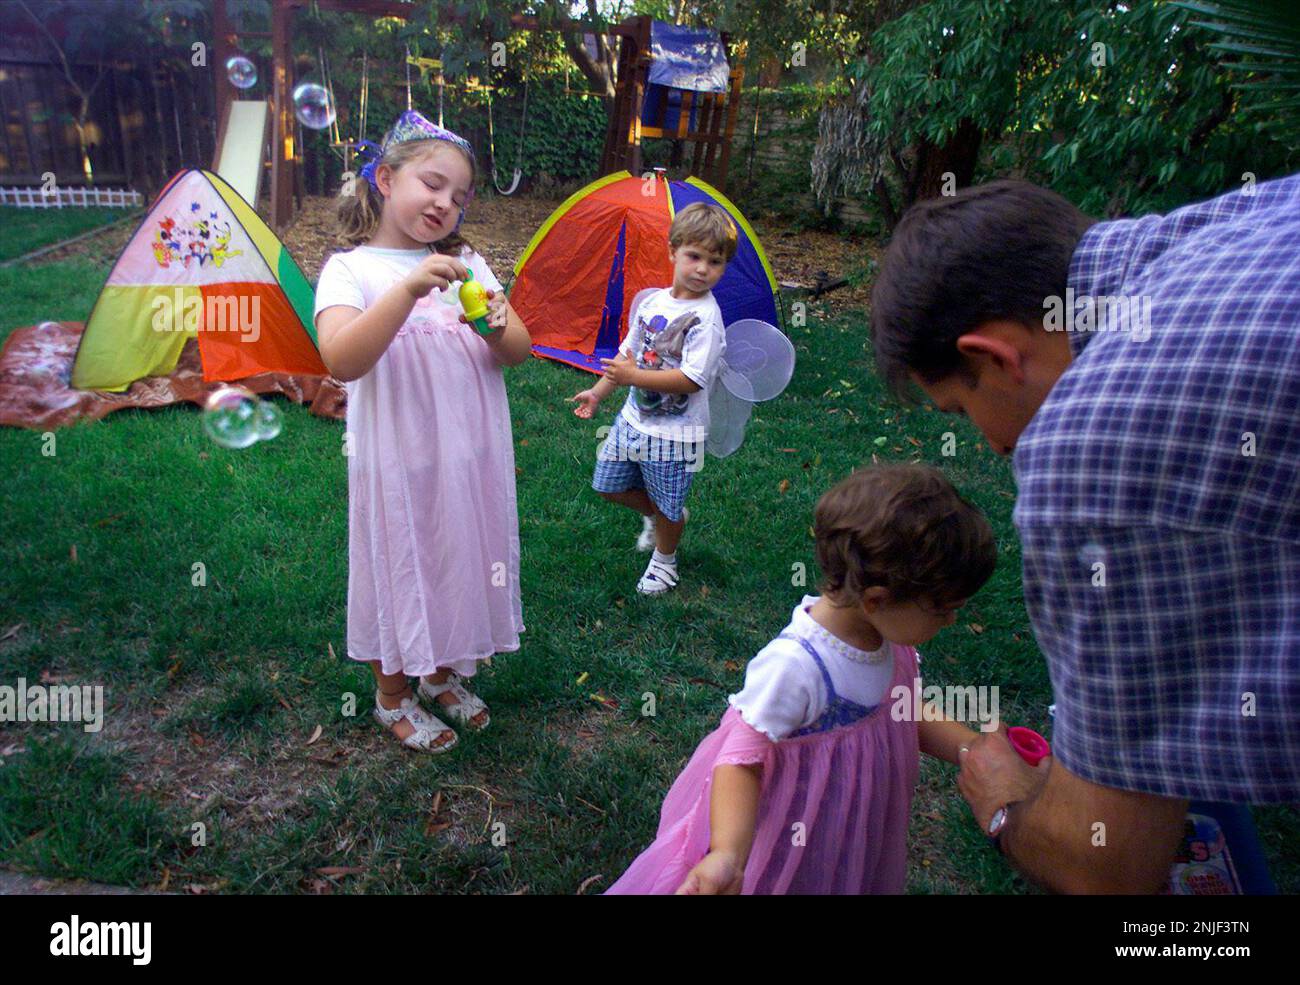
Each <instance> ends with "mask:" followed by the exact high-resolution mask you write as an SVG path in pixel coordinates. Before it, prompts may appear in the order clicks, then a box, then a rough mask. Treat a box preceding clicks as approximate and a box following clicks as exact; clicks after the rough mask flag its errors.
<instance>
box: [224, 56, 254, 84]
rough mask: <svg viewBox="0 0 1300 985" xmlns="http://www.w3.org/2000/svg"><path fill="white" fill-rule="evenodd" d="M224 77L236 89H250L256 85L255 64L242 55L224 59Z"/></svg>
mask: <svg viewBox="0 0 1300 985" xmlns="http://www.w3.org/2000/svg"><path fill="white" fill-rule="evenodd" d="M226 78H228V79H229V80H230V84H231V85H232V86H234V87H235V88H236V89H251V88H253V86H255V85H257V66H256V65H254V64H253V63H252V61H251V60H249V59H247V58H245V57H244V56H243V55H232V56H231V57H230V58H227V59H226Z"/></svg>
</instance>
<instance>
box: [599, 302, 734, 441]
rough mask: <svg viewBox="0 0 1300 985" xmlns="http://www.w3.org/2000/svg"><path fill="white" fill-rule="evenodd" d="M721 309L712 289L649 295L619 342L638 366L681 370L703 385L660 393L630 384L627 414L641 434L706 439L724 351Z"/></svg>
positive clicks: (625, 407)
mask: <svg viewBox="0 0 1300 985" xmlns="http://www.w3.org/2000/svg"><path fill="white" fill-rule="evenodd" d="M726 348H727V342H726V338H725V335H724V333H723V325H722V310H721V309H720V308H719V307H718V302H717V301H716V300H714V297H713V292H712V291H709V292H708V293H706V294H704V295H703V296H702V297H698V298H682V299H679V298H675V297H673V295H672V291H671V289H669V288H663V289H662V290H660V291H656V292H655V293H654V294H652V295H650V296H649V297H647V298H646V299H645V300H644V301H642V302H641V305H640V307H639V308H637V310H636V318H635V324H633V325H631V326H629V328H628V332H627V337H626V338H625V339H624V340H623V344H622V345H620V346H619V351H620V352H625V353H627V354H628V355H629V356H631V357H632V358H633V359H635V360H636V364H637V368H638V369H652V370H661V369H680V370H681V371H682V372H683V373H685V374H686V376H687V377H688V378H689V379H690V380H691V381H692V382H694V383H698V384H699V386H700V389H698V390H696V391H695V392H694V393H658V392H656V391H642V390H640V389H639V388H638V387H632V388H631V390H630V392H629V393H628V395H627V402H626V403H625V404H624V405H623V418H624V420H626V421H627V422H628V424H630V425H632V427H634V428H636V429H637V430H638V431H640V432H641V433H642V434H648V435H650V436H652V437H656V438H660V439H664V440H668V441H688V442H694V441H704V440H705V439H706V438H707V437H708V433H709V388H710V386H712V384H713V381H714V378H715V377H716V376H717V374H718V367H719V363H720V362H721V360H722V356H723V353H724V352H726Z"/></svg>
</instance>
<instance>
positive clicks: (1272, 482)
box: [1013, 175, 1300, 803]
mask: <svg viewBox="0 0 1300 985" xmlns="http://www.w3.org/2000/svg"><path fill="white" fill-rule="evenodd" d="M1069 286H1070V287H1071V288H1072V289H1073V291H1074V294H1075V299H1076V302H1075V303H1076V306H1077V305H1078V301H1077V298H1078V297H1079V296H1081V295H1090V296H1092V297H1099V296H1104V297H1107V298H1122V299H1128V298H1132V299H1134V300H1135V302H1136V303H1135V304H1109V305H1107V306H1106V310H1107V311H1109V312H1110V313H1111V317H1110V318H1109V319H1107V320H1106V321H1105V324H1104V325H1103V326H1101V327H1104V328H1105V329H1106V330H1104V331H1101V330H1093V331H1090V332H1072V333H1071V334H1070V336H1069V338H1070V345H1071V350H1072V352H1073V357H1074V358H1073V362H1072V363H1071V364H1070V366H1069V367H1068V368H1067V369H1066V371H1065V373H1064V374H1062V376H1061V378H1060V379H1059V380H1058V381H1057V383H1056V385H1055V386H1054V387H1053V388H1052V390H1051V392H1050V393H1049V394H1048V396H1047V399H1046V400H1045V401H1044V402H1043V405H1042V407H1041V408H1039V410H1038V412H1037V414H1035V415H1034V417H1033V419H1032V420H1031V421H1030V423H1029V425H1028V427H1026V429H1025V430H1024V432H1023V433H1022V435H1021V437H1020V439H1019V441H1018V443H1017V444H1016V448H1015V452H1014V457H1013V464H1014V468H1015V475H1016V482H1017V484H1018V486H1019V495H1018V498H1017V501H1016V507H1015V513H1014V520H1015V524H1016V527H1017V529H1018V531H1019V534H1020V539H1021V543H1022V545H1023V551H1024V588H1025V604H1026V607H1027V608H1028V611H1029V615H1030V619H1031V620H1032V622H1033V626H1034V632H1035V634H1036V636H1037V638H1038V642H1039V645H1040V646H1041V648H1042V650H1043V652H1044V653H1045V654H1046V657H1047V661H1048V667H1049V670H1050V673H1051V678H1052V687H1053V690H1054V691H1055V696H1056V719H1055V725H1054V736H1053V743H1052V744H1053V751H1054V753H1055V754H1056V755H1057V757H1058V758H1059V759H1060V761H1061V763H1062V764H1063V765H1064V766H1065V767H1067V768H1068V769H1069V770H1070V771H1071V772H1073V773H1075V774H1077V775H1078V776H1081V777H1083V778H1084V779H1086V780H1089V781H1092V782H1094V783H1098V784H1102V785H1105V786H1108V787H1117V788H1121V789H1127V790H1140V791H1146V792H1149V793H1154V794H1162V795H1165V796H1169V797H1188V798H1200V799H1206V800H1230V801H1247V802H1255V803H1261V802H1269V801H1298V800H1300V175H1297V176H1293V177H1289V178H1285V179H1282V180H1279V181H1273V182H1269V183H1266V184H1260V185H1257V186H1255V187H1254V188H1253V189H1250V190H1249V191H1239V192H1233V193H1231V194H1228V195H1224V196H1222V197H1220V198H1217V199H1214V200H1212V201H1209V202H1204V203H1201V204H1197V205H1190V206H1187V207H1186V208H1182V209H1179V210H1177V211H1175V212H1172V213H1170V214H1169V215H1167V216H1145V217H1143V218H1140V219H1123V220H1118V221H1114V222H1102V223H1098V224H1097V225H1094V226H1093V227H1092V228H1090V229H1089V230H1088V231H1087V233H1086V234H1085V235H1084V236H1083V238H1082V240H1081V241H1080V243H1079V245H1078V248H1077V249H1076V250H1075V253H1074V256H1073V258H1072V260H1071V263H1070V275H1069ZM1068 300H1069V299H1068V297H1067V299H1063V301H1068ZM1148 305H1149V307H1148ZM1061 310H1062V311H1065V312H1068V311H1069V305H1066V304H1063V306H1062V309H1061ZM1099 310H1100V309H1099ZM1098 321H1099V319H1098V320H1094V321H1093V322H1092V323H1091V324H1092V326H1093V327H1094V329H1095V328H1097V327H1098ZM1075 327H1076V328H1077V327H1079V326H1078V322H1077V321H1076V323H1075Z"/></svg>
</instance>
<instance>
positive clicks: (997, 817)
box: [989, 807, 1007, 837]
mask: <svg viewBox="0 0 1300 985" xmlns="http://www.w3.org/2000/svg"><path fill="white" fill-rule="evenodd" d="M1006 823H1007V809H1006V808H1005V807H999V808H998V809H997V810H996V811H994V812H993V817H991V818H990V819H989V837H992V836H993V835H995V834H997V833H998V832H999V831H1001V830H1002V826H1003V825H1004V824H1006Z"/></svg>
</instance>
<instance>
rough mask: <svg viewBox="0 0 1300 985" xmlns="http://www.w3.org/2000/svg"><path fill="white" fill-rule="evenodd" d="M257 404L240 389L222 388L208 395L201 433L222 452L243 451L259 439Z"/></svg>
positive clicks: (247, 391)
mask: <svg viewBox="0 0 1300 985" xmlns="http://www.w3.org/2000/svg"><path fill="white" fill-rule="evenodd" d="M261 403H262V402H261V401H260V400H259V399H258V398H257V395H256V394H254V393H253V392H252V391H251V390H248V389H246V388H245V387H242V386H223V387H220V388H218V389H216V390H213V391H212V393H211V394H209V396H208V399H207V403H205V404H204V406H203V430H204V431H205V432H206V433H207V435H208V437H209V438H211V439H212V440H213V441H214V442H216V443H217V444H218V445H220V446H221V447H222V448H247V447H248V446H249V445H254V444H256V443H257V442H258V440H259V439H260V438H261V433H260V426H259V424H258V407H259V406H260V405H261Z"/></svg>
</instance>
